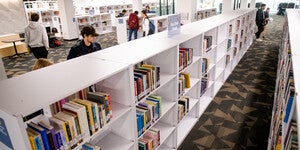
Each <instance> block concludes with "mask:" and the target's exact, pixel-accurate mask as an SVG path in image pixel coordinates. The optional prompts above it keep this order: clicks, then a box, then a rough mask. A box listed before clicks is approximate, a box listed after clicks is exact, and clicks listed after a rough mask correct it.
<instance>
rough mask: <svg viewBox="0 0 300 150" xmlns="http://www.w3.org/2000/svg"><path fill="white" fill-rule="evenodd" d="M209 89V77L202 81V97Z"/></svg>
mask: <svg viewBox="0 0 300 150" xmlns="http://www.w3.org/2000/svg"><path fill="white" fill-rule="evenodd" d="M207 87H208V78H207V77H203V78H202V79H201V93H200V94H201V95H203V94H204V93H205V92H206V90H207Z"/></svg>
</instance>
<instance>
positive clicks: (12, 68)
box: [2, 32, 118, 78]
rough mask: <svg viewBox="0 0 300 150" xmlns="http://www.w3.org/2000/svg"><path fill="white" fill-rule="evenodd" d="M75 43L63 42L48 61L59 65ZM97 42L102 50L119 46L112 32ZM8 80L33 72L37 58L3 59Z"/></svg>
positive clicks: (51, 49) (99, 38)
mask: <svg viewBox="0 0 300 150" xmlns="http://www.w3.org/2000/svg"><path fill="white" fill-rule="evenodd" d="M76 41H77V40H75V41H62V42H61V43H62V45H61V46H59V47H57V48H50V49H49V54H48V59H49V60H50V61H52V62H53V63H59V62H63V61H65V60H66V58H67V55H68V53H69V50H70V48H71V47H72V46H73V45H74V44H75V43H76ZM97 41H98V42H99V43H101V46H102V48H103V49H104V48H107V47H111V46H114V45H117V44H118V43H117V38H116V33H115V32H111V33H107V34H104V35H100V36H99V37H97ZM2 60H3V63H4V66H5V70H6V74H7V78H11V77H14V76H18V75H21V74H24V73H26V72H29V71H31V70H32V67H33V64H34V62H35V60H36V58H35V57H34V56H33V54H25V55H22V57H18V58H16V59H9V58H3V59H2Z"/></svg>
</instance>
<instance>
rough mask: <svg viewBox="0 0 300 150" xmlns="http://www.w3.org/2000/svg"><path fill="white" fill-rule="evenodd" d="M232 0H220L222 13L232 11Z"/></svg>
mask: <svg viewBox="0 0 300 150" xmlns="http://www.w3.org/2000/svg"><path fill="white" fill-rule="evenodd" d="M233 6H234V0H223V1H222V13H226V12H231V11H233Z"/></svg>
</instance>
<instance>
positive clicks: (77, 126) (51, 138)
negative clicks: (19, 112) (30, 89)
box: [26, 92, 112, 150]
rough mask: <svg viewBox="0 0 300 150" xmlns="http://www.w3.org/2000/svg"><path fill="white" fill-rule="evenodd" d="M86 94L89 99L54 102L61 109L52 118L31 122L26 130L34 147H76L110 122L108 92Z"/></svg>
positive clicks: (49, 149) (46, 148) (34, 148)
mask: <svg viewBox="0 0 300 150" xmlns="http://www.w3.org/2000/svg"><path fill="white" fill-rule="evenodd" d="M86 95H87V99H88V100H83V99H78V98H75V99H72V100H71V101H69V102H65V101H60V103H59V104H57V103H55V106H57V107H58V108H59V109H60V110H61V111H59V112H56V113H55V114H53V115H52V117H50V118H47V117H43V120H42V121H40V122H37V123H34V122H29V123H28V124H27V126H28V127H27V129H26V130H27V134H28V137H29V141H30V144H31V148H32V149H33V150H40V149H41V150H44V149H45V150H57V149H73V148H75V147H77V146H78V144H79V143H82V142H83V141H84V140H87V139H88V138H89V137H90V136H91V135H93V134H94V133H95V132H97V131H98V130H99V129H100V128H103V127H104V126H105V125H106V124H107V123H109V122H110V120H111V118H112V108H111V104H110V96H109V94H107V93H102V92H88V93H86ZM60 104H61V105H60ZM55 106H53V107H51V108H50V109H53V108H54V107H55ZM59 109H58V110H59ZM52 112H54V110H52Z"/></svg>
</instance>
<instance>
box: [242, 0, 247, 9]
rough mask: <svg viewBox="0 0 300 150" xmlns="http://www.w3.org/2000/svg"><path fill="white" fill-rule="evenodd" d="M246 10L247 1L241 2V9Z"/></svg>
mask: <svg viewBox="0 0 300 150" xmlns="http://www.w3.org/2000/svg"><path fill="white" fill-rule="evenodd" d="M246 8H248V0H241V9H246Z"/></svg>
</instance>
